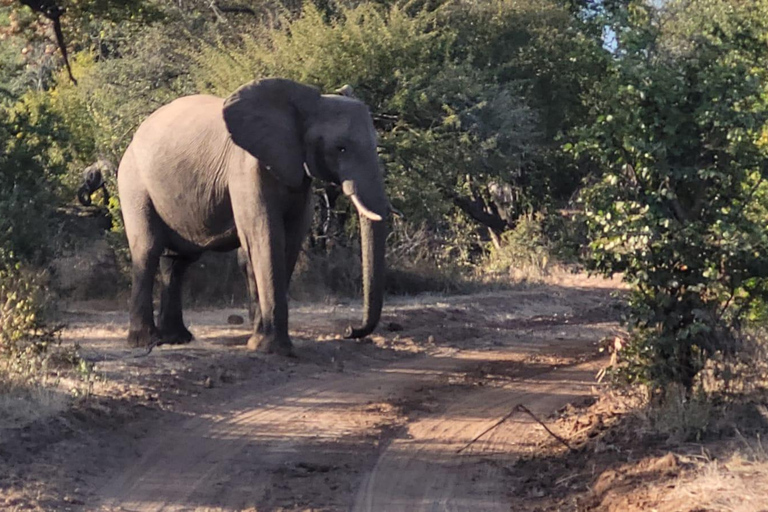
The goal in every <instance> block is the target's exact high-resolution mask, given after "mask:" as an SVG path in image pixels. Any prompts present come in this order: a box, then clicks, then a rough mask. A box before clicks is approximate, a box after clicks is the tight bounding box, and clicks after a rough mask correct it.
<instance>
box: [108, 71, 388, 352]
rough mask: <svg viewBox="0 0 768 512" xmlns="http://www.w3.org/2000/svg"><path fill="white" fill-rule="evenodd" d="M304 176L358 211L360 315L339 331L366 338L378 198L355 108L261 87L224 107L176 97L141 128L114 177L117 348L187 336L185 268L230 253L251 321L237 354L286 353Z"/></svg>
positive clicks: (303, 221)
mask: <svg viewBox="0 0 768 512" xmlns="http://www.w3.org/2000/svg"><path fill="white" fill-rule="evenodd" d="M312 179H321V180H324V181H328V182H332V183H336V184H338V185H341V187H342V190H343V191H344V193H345V194H347V195H348V196H349V197H350V199H351V201H352V202H353V203H354V205H355V206H356V208H357V210H358V213H359V215H360V225H361V239H362V243H361V246H362V259H363V290H364V292H363V293H364V301H365V307H364V318H363V325H362V327H360V328H357V329H351V328H350V329H349V330H348V331H347V335H348V336H350V337H362V336H366V335H367V334H369V333H370V332H371V331H372V330H373V329H374V328H375V326H376V324H377V323H378V320H379V317H380V314H381V307H382V299H383V279H384V242H385V239H386V217H387V214H388V211H389V201H388V199H387V197H386V195H385V192H384V183H383V177H382V174H381V170H380V167H379V164H378V158H377V154H376V134H375V130H374V128H373V123H372V121H371V116H370V113H369V112H368V109H367V108H366V107H365V105H364V104H363V103H362V102H360V101H358V100H357V99H354V98H351V97H348V96H344V95H321V94H320V93H319V92H318V91H317V90H316V89H314V88H312V87H308V86H305V85H301V84H298V83H295V82H292V81H289V80H282V79H266V80H262V81H257V82H252V83H250V84H247V85H245V86H243V87H241V88H240V89H238V90H237V91H236V92H235V93H234V94H232V95H231V96H230V97H229V98H227V99H221V98H216V97H213V96H203V95H197V96H188V97H184V98H180V99H178V100H175V101H174V102H172V103H170V104H168V105H166V106H165V107H162V108H161V109H159V110H158V111H156V112H155V113H154V114H152V115H151V116H150V117H149V118H148V119H147V120H146V121H144V123H143V124H142V125H141V126H140V127H139V129H138V130H137V132H136V134H135V135H134V138H133V141H132V142H131V144H130V146H129V147H128V149H127V150H126V152H125V155H123V159H122V161H121V163H120V168H119V172H118V191H119V194H120V202H121V205H122V212H123V218H124V221H125V230H126V234H127V236H128V243H129V246H130V250H131V257H132V279H133V286H132V290H131V302H130V330H129V334H128V343H129V344H130V345H131V346H151V345H153V344H158V343H187V342H189V341H190V340H192V334H191V333H190V332H189V331H188V330H187V328H186V327H185V325H184V321H183V317H182V308H181V282H182V279H183V276H184V273H185V271H186V269H187V268H188V267H189V264H190V263H191V262H193V261H194V260H195V259H196V258H198V257H199V255H200V254H201V253H202V252H204V251H208V250H213V251H231V250H234V249H236V248H238V247H240V251H241V252H240V256H241V266H243V265H242V261H243V260H245V261H246V262H250V268H251V269H252V271H250V273H249V277H250V281H251V283H250V286H249V291H250V292H251V295H252V299H251V300H252V302H253V299H254V298H255V297H258V306H259V313H260V315H254V316H256V320H255V321H254V332H253V335H252V336H251V338H250V339H249V341H248V347H249V348H250V349H252V350H259V351H264V352H274V353H279V354H284V355H288V354H291V352H292V345H291V340H290V338H289V336H288V302H287V288H288V283H289V281H290V278H291V274H292V272H293V269H294V266H295V264H296V260H297V258H298V255H299V251H300V249H301V245H302V241H303V240H304V238H305V236H306V234H307V232H308V230H309V224H310V220H311V216H312V207H311V197H312V196H311V186H310V185H311V181H312ZM158 268H159V270H160V277H161V279H160V282H161V286H162V290H161V298H160V311H159V315H158V318H157V326H155V321H154V312H153V309H152V286H153V282H154V276H155V274H156V272H157V270H158ZM244 268H246V270H247V265H246V266H245V267H244Z"/></svg>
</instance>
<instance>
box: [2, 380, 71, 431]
mask: <svg viewBox="0 0 768 512" xmlns="http://www.w3.org/2000/svg"><path fill="white" fill-rule="evenodd" d="M0 372H3V373H0V438H1V437H2V431H3V430H4V429H13V428H20V427H23V426H25V425H29V424H30V423H33V422H35V421H37V420H40V419H43V418H47V417H51V416H53V415H55V414H58V413H60V412H61V411H63V410H64V409H66V407H67V405H68V404H69V401H70V399H69V397H68V396H67V394H65V393H63V392H62V391H61V390H60V389H59V388H58V386H51V385H46V384H45V383H39V382H30V381H29V380H26V379H21V378H19V377H15V376H13V375H11V374H8V373H4V371H3V370H0Z"/></svg>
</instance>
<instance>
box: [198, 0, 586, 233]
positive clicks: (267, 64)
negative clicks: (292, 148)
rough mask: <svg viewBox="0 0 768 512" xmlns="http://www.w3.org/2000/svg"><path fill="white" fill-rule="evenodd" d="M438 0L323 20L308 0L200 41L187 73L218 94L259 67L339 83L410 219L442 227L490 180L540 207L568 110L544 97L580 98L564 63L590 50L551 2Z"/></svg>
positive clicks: (362, 9)
mask: <svg viewBox="0 0 768 512" xmlns="http://www.w3.org/2000/svg"><path fill="white" fill-rule="evenodd" d="M437 4H439V6H440V7H439V8H432V9H420V8H415V7H414V6H413V5H407V6H406V7H401V6H399V3H393V5H391V6H389V7H381V6H376V5H374V4H372V3H361V5H359V6H357V7H352V8H343V7H339V8H337V9H335V10H334V11H333V16H332V17H331V18H330V21H329V17H328V13H327V12H326V11H322V10H320V9H318V8H315V7H314V6H313V5H312V4H306V5H305V6H304V9H303V11H302V13H301V15H300V16H298V17H288V18H284V19H283V20H281V23H280V24H279V26H278V27H277V28H270V27H266V28H263V29H262V30H261V31H259V32H256V33H255V34H253V35H250V34H247V35H243V37H242V38H241V39H240V42H239V43H238V44H232V43H231V42H230V41H220V42H218V43H216V44H205V45H203V48H202V50H201V51H200V52H199V53H195V54H194V58H195V59H196V65H195V66H193V67H191V68H190V73H191V76H192V79H193V80H194V83H195V84H196V85H195V88H196V89H199V90H203V91H207V92H211V93H213V94H217V95H222V96H223V95H228V94H229V93H230V92H231V91H232V90H234V89H235V88H236V87H238V86H239V85H241V84H243V83H245V82H248V81H250V80H252V79H254V78H258V77H264V76H284V77H288V78H292V79H295V80H298V81H301V82H305V83H310V84H314V85H316V86H318V87H320V88H321V89H322V90H324V91H332V90H334V89H336V88H338V87H340V86H341V85H344V84H351V85H352V86H353V88H354V90H355V91H356V94H357V95H359V96H360V97H361V99H363V100H364V101H365V102H366V103H367V104H368V105H369V106H370V107H371V110H372V112H373V114H374V117H375V119H376V124H377V127H378V128H379V135H380V143H381V156H382V160H383V162H384V164H385V167H386V169H387V172H388V179H387V181H388V191H389V193H390V195H391V197H392V200H393V202H394V203H395V205H396V206H397V207H398V208H400V209H402V210H403V211H404V212H406V214H407V215H408V218H409V220H412V221H413V222H414V223H415V224H416V225H418V224H420V223H422V222H427V223H428V224H429V225H431V226H433V227H436V228H438V229H447V228H448V226H447V222H446V220H448V219H451V218H452V216H453V213H454V212H455V211H456V206H455V205H454V204H453V198H455V197H460V196H464V195H466V194H467V192H468V189H469V188H470V187H472V186H480V187H484V186H487V185H488V184H489V183H490V182H492V181H494V180H495V181H501V182H503V183H512V184H514V186H515V188H516V190H518V191H519V194H518V197H519V198H520V202H519V204H515V205H514V209H515V214H514V215H519V214H521V213H523V212H524V211H526V209H528V208H534V207H539V206H541V205H542V204H543V203H546V202H547V201H549V200H550V195H551V191H552V189H553V188H556V187H555V186H554V185H553V182H554V181H558V180H553V175H554V172H555V166H554V162H555V160H556V159H555V158H554V157H553V156H552V155H554V152H551V153H550V152H549V149H548V147H549V146H548V144H551V141H552V140H553V138H554V136H555V135H556V132H557V131H558V128H555V126H560V125H562V122H561V121H562V119H564V118H565V117H568V118H570V116H572V115H573V114H572V111H571V110H569V108H563V103H558V102H554V103H553V102H552V101H551V99H552V97H562V102H570V104H571V105H577V104H578V91H579V84H580V80H582V79H583V78H584V77H583V76H578V73H575V72H573V68H574V64H573V62H578V59H577V58H576V55H579V56H585V55H587V56H589V57H584V58H590V59H592V58H593V56H594V55H596V54H597V53H598V51H597V50H596V49H595V46H594V44H593V43H592V42H590V41H588V40H587V39H586V38H585V37H584V36H583V35H581V34H580V33H579V31H578V30H577V29H576V27H575V26H574V25H573V21H572V18H570V17H569V15H568V13H567V11H565V10H563V9H562V8H560V7H558V6H557V4H555V3H554V2H549V1H546V0H540V1H537V2H533V3H531V2H518V1H493V2H485V3H482V4H479V3H464V2H452V1H445V2H437ZM590 45H591V46H590ZM590 52H591V53H590ZM566 64H567V65H566ZM581 71H583V72H584V73H585V74H586V73H588V72H589V71H588V70H586V69H584V70H581ZM555 84H558V85H561V86H562V87H563V89H564V90H565V89H567V90H568V94H563V95H560V94H559V92H558V87H556V86H555ZM576 110H578V109H576ZM574 112H575V110H574ZM557 116H559V117H557ZM556 118H557V119H559V120H557V119H556ZM550 124H551V126H549V125H550ZM576 181H577V178H574V179H573V180H572V181H571V183H572V184H573V183H575V182H576ZM565 183H566V180H559V184H563V185H564V184H565ZM564 188H567V187H566V186H565V185H564ZM571 191H572V187H571ZM568 193H570V191H569V192H568Z"/></svg>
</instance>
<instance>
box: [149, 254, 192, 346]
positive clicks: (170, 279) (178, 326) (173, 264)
mask: <svg viewBox="0 0 768 512" xmlns="http://www.w3.org/2000/svg"><path fill="white" fill-rule="evenodd" d="M193 261H194V259H189V258H184V257H181V256H176V255H172V254H164V255H163V256H161V257H160V283H161V286H162V289H161V291H160V313H159V314H158V318H157V324H158V328H159V329H160V335H161V336H162V339H163V343H168V344H171V345H181V344H184V343H189V342H190V341H192V340H193V339H194V336H192V333H191V332H189V330H188V329H187V328H186V327H185V326H184V318H183V316H182V308H181V285H182V282H183V279H184V273H185V272H186V270H187V268H189V265H190V264H192V262H193Z"/></svg>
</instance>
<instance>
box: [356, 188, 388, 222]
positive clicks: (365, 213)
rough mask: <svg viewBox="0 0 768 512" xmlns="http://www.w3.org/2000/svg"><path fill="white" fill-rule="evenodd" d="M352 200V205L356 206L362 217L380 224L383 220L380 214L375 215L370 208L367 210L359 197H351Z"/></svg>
mask: <svg viewBox="0 0 768 512" xmlns="http://www.w3.org/2000/svg"><path fill="white" fill-rule="evenodd" d="M349 197H350V199H352V203H353V204H354V205H355V208H357V211H358V212H360V215H362V216H364V217H367V218H368V219H369V220H372V221H374V222H379V221H380V220H383V219H382V217H381V215H379V214H378V213H374V212H372V211H371V210H369V209H368V208H366V207H365V206H364V205H363V203H362V202H361V201H360V199H359V198H358V197H357V194H352V195H350V196H349Z"/></svg>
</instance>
